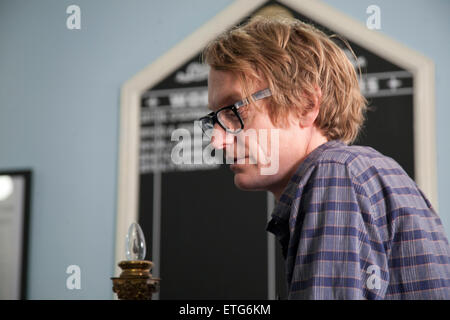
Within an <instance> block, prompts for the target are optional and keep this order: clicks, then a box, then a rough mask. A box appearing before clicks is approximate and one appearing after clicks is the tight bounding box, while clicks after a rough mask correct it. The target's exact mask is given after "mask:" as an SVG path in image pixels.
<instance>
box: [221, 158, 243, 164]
mask: <svg viewBox="0 0 450 320" xmlns="http://www.w3.org/2000/svg"><path fill="white" fill-rule="evenodd" d="M247 158H248V157H243V158H226V163H229V164H243V163H241V162H243V161H242V160H244V161H245V159H247ZM238 161H239V163H238Z"/></svg>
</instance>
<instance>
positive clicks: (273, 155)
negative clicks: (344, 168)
mask: <svg viewBox="0 0 450 320" xmlns="http://www.w3.org/2000/svg"><path fill="white" fill-rule="evenodd" d="M266 88H267V85H266V84H265V83H255V84H254V85H253V86H251V88H250V89H251V92H250V93H251V94H253V93H255V92H257V91H259V90H263V89H266ZM243 98H245V97H243V96H242V91H241V86H240V83H239V80H238V78H237V77H236V76H235V75H234V74H233V73H232V72H229V71H218V70H215V69H214V68H211V70H210V73H209V78H208V101H209V108H210V109H211V110H212V111H217V110H218V109H220V108H221V107H224V106H227V105H230V104H233V103H235V102H237V101H239V100H242V99H243ZM270 101H271V100H270V98H265V99H262V100H257V101H255V102H253V103H251V104H249V105H247V106H244V107H241V108H240V109H239V113H240V115H241V117H242V120H243V122H244V130H243V131H241V132H240V133H239V134H237V135H235V134H232V133H228V132H226V131H225V130H223V128H222V127H220V125H219V124H217V123H216V124H215V126H214V133H213V134H214V136H213V138H212V144H213V146H214V148H215V149H223V152H224V154H225V155H226V157H227V158H228V160H231V161H233V162H234V163H233V164H232V165H230V169H231V170H232V171H233V172H234V174H235V176H234V183H235V185H236V186H237V187H238V188H239V189H242V190H269V191H272V192H273V193H274V194H275V195H277V194H279V193H281V192H282V191H283V190H284V188H285V186H286V184H287V183H288V181H289V179H290V177H291V176H292V174H293V173H294V172H295V169H296V168H297V167H298V165H299V164H300V162H301V161H302V160H303V159H304V157H305V156H306V154H307V149H308V141H309V138H310V137H309V133H310V132H309V130H308V128H303V127H302V126H301V125H300V124H299V121H298V120H294V119H292V117H289V121H288V124H287V125H286V126H284V127H282V128H277V127H275V126H274V125H273V123H272V121H271V120H270V117H269V115H268V113H267V111H266V108H264V107H263V106H264V104H267V103H270ZM254 104H258V105H259V106H260V108H258V109H256V108H255V106H254ZM265 137H266V138H265ZM240 162H245V163H243V164H241V163H240ZM228 163H229V162H228Z"/></svg>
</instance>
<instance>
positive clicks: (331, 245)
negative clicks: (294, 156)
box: [267, 141, 450, 299]
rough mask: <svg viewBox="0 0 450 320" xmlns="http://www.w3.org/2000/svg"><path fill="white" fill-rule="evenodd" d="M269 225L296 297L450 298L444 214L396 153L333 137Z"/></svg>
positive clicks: (306, 165) (307, 163)
mask: <svg viewBox="0 0 450 320" xmlns="http://www.w3.org/2000/svg"><path fill="white" fill-rule="evenodd" d="M267 230H268V231H270V232H272V233H274V234H275V235H276V237H277V239H278V240H279V241H280V243H281V246H282V249H283V255H284V258H285V264H286V278H287V285H288V299H450V247H449V244H448V240H447V238H446V236H445V233H444V230H443V227H442V223H441V221H440V219H439V216H438V215H437V214H436V212H435V211H434V209H433V208H432V206H431V204H430V202H429V201H428V200H427V199H426V197H425V196H424V195H423V193H422V192H421V191H420V190H419V188H418V187H417V185H416V184H415V183H414V181H413V180H412V179H411V178H410V177H409V176H408V175H407V174H406V173H405V171H404V170H403V169H402V168H401V167H400V166H399V165H398V164H397V163H396V162H395V161H394V160H393V159H391V158H389V157H386V156H383V155H382V154H380V153H379V152H377V151H376V150H374V149H372V148H370V147H361V146H347V145H346V144H344V143H342V142H341V141H329V142H327V143H325V144H323V145H321V146H319V147H318V148H316V149H315V150H314V151H313V152H311V153H310V154H309V155H308V157H307V158H306V159H305V160H304V161H303V162H302V163H301V165H300V166H299V168H298V169H297V171H296V173H295V174H294V175H293V177H292V179H291V181H290V182H289V184H288V186H287V187H286V189H285V191H284V193H283V195H282V196H281V198H280V200H279V201H278V202H277V204H276V207H275V209H274V211H273V213H272V219H271V220H270V222H269V224H268V225H267Z"/></svg>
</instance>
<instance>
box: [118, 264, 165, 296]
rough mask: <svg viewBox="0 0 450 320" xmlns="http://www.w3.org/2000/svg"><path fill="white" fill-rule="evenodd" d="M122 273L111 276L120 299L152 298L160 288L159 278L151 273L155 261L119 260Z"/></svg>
mask: <svg viewBox="0 0 450 320" xmlns="http://www.w3.org/2000/svg"><path fill="white" fill-rule="evenodd" d="M119 267H120V268H121V269H122V273H121V274H120V277H119V278H111V280H112V281H113V292H115V293H117V297H118V298H119V299H120V300H151V299H152V294H153V293H154V292H157V291H158V290H159V281H160V279H158V278H153V277H152V274H151V273H150V270H151V268H152V267H153V263H152V262H151V261H147V260H130V261H121V262H119Z"/></svg>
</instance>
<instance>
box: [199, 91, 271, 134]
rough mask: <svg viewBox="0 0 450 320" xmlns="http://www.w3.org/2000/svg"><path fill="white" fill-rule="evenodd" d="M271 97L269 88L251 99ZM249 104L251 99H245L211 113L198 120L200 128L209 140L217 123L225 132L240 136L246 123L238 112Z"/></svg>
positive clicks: (255, 94)
mask: <svg viewBox="0 0 450 320" xmlns="http://www.w3.org/2000/svg"><path fill="white" fill-rule="evenodd" d="M271 95H272V92H270V89H269V88H267V89H264V90H260V91H258V92H255V93H253V94H252V95H251V97H252V98H253V101H256V100H261V99H264V98H267V97H270V96H271ZM249 103H250V101H249V98H245V99H243V100H240V101H238V102H235V103H233V104H232V105H229V106H226V107H223V108H220V109H219V110H217V111H215V112H214V111H213V112H210V113H208V114H207V115H206V116H204V117H202V118H200V119H198V121H199V122H200V127H201V128H202V130H203V132H204V133H205V135H206V136H208V137H209V138H211V136H212V130H213V128H214V125H215V124H216V123H218V124H219V125H220V126H221V127H222V129H224V130H225V131H227V132H229V133H233V134H238V133H239V132H240V131H241V130H242V129H244V121H243V120H242V117H241V115H240V114H239V112H238V110H239V108H242V107H244V106H246V105H248V104H249Z"/></svg>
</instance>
